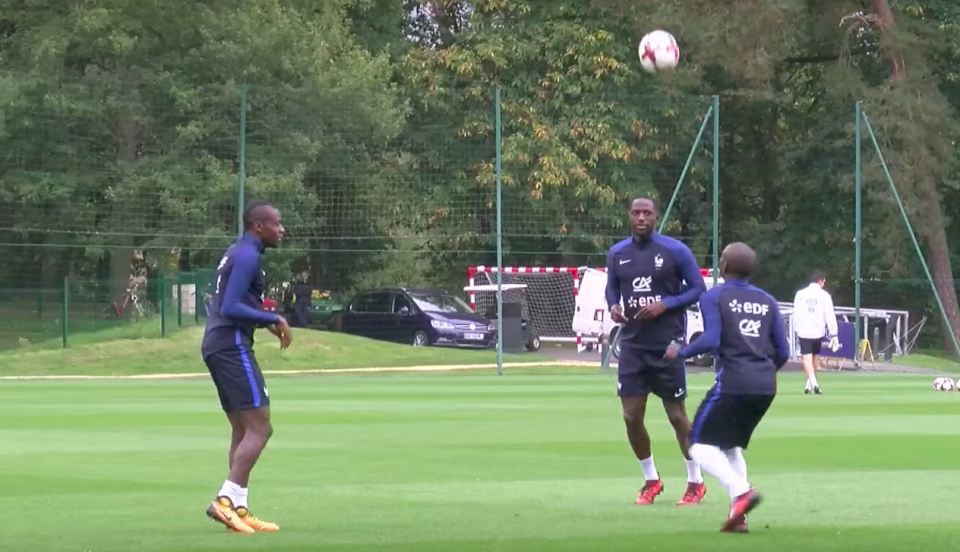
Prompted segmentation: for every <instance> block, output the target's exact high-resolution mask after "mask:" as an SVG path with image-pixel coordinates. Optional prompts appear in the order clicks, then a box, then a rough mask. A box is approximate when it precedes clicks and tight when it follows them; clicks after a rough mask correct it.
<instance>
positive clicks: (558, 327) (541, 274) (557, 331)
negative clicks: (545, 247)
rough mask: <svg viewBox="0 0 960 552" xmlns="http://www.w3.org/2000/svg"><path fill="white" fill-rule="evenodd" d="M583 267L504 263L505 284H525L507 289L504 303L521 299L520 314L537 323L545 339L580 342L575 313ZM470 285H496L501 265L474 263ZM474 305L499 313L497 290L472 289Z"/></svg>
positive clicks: (491, 314)
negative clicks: (574, 322)
mask: <svg viewBox="0 0 960 552" xmlns="http://www.w3.org/2000/svg"><path fill="white" fill-rule="evenodd" d="M582 274H583V269H582V268H575V267H540V266H536V267H523V266H505V267H503V278H502V279H501V280H502V283H503V284H524V285H526V287H525V288H523V289H515V290H505V291H504V292H503V302H504V303H520V314H521V316H522V317H523V318H524V319H525V320H528V321H529V323H530V324H531V325H532V326H533V329H534V331H536V332H537V335H539V336H540V341H542V342H552V343H578V342H579V340H578V337H577V334H576V333H574V332H573V329H572V326H573V313H574V309H575V308H576V299H577V288H578V287H579V286H580V277H581V275H582ZM467 279H468V280H469V283H470V286H479V285H496V283H497V267H495V266H474V267H470V268H469V269H467ZM468 297H469V302H470V308H472V309H473V310H474V312H476V313H477V314H481V315H484V316H487V317H490V318H493V317H496V314H497V292H496V291H470V292H469V294H468Z"/></svg>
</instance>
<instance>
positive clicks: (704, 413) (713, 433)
mask: <svg viewBox="0 0 960 552" xmlns="http://www.w3.org/2000/svg"><path fill="white" fill-rule="evenodd" d="M773 398H774V395H728V394H726V393H718V392H717V391H716V387H714V388H711V389H710V391H708V392H707V396H706V397H705V398H704V399H703V402H702V403H700V408H698V409H697V414H696V415H695V416H694V417H693V429H692V430H691V431H690V442H691V444H697V443H700V444H702V445H713V446H715V447H717V448H720V449H722V450H727V449H732V448H737V447H740V448H744V449H745V448H747V445H749V444H750V437H752V436H753V430H755V429H756V428H757V425H758V424H759V423H760V420H762V419H763V416H764V415H765V414H766V413H767V410H768V409H769V408H770V405H771V404H773Z"/></svg>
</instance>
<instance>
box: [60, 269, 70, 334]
mask: <svg viewBox="0 0 960 552" xmlns="http://www.w3.org/2000/svg"><path fill="white" fill-rule="evenodd" d="M61 299H62V300H61V301H60V336H61V338H62V339H63V348H64V349H66V348H67V334H69V333H70V327H69V324H68V323H67V317H68V316H69V314H70V279H69V278H68V277H67V276H64V277H63V290H62V292H61Z"/></svg>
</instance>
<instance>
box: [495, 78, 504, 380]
mask: <svg viewBox="0 0 960 552" xmlns="http://www.w3.org/2000/svg"><path fill="white" fill-rule="evenodd" d="M494 114H495V115H494V118H495V121H494V125H496V129H495V132H496V177H497V375H500V376H502V375H503V181H502V179H501V176H502V174H501V172H500V169H501V166H500V162H501V158H500V153H501V151H500V87H499V86H498V87H497V97H496V101H495V102H494Z"/></svg>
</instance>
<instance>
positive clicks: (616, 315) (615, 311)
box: [610, 305, 627, 324]
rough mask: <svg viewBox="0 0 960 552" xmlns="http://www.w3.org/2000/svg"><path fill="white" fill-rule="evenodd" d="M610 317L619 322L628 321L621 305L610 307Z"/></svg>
mask: <svg viewBox="0 0 960 552" xmlns="http://www.w3.org/2000/svg"><path fill="white" fill-rule="evenodd" d="M610 318H612V319H613V321H614V322H616V323H617V324H625V323H626V322H627V317H626V316H624V315H623V307H621V306H620V305H614V306H612V307H610Z"/></svg>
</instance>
